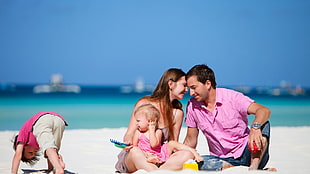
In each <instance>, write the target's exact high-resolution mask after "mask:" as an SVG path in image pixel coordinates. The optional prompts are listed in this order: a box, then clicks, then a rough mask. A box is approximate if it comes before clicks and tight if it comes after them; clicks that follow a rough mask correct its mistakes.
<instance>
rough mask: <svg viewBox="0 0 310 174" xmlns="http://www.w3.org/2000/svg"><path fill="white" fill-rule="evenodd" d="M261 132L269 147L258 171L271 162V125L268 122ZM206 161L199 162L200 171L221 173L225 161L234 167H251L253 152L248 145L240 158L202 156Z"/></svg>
mask: <svg viewBox="0 0 310 174" xmlns="http://www.w3.org/2000/svg"><path fill="white" fill-rule="evenodd" d="M261 131H262V134H263V136H265V137H267V140H268V145H267V148H266V151H265V153H264V155H263V157H262V159H261V162H260V164H259V166H258V169H263V168H264V167H265V166H266V164H267V162H268V160H269V139H270V123H269V121H267V122H266V123H265V124H264V125H263V126H262V127H261ZM201 157H203V159H204V161H202V162H199V163H198V166H199V170H207V171H220V170H222V164H223V162H224V161H226V162H228V163H230V164H231V165H233V166H250V164H251V151H250V150H249V149H248V145H246V147H245V149H244V151H243V154H242V155H241V157H239V158H236V159H235V158H233V157H230V158H220V157H217V156H213V155H202V156H201Z"/></svg>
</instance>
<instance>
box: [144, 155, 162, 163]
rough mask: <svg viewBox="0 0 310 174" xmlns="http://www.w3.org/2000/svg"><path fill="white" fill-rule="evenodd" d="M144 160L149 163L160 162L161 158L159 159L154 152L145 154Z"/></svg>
mask: <svg viewBox="0 0 310 174" xmlns="http://www.w3.org/2000/svg"><path fill="white" fill-rule="evenodd" d="M146 161H147V162H149V163H153V164H158V163H161V160H160V159H159V157H158V156H156V155H154V154H149V155H147V157H146Z"/></svg>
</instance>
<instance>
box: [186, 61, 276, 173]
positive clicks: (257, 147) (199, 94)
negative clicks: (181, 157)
mask: <svg viewBox="0 0 310 174" xmlns="http://www.w3.org/2000/svg"><path fill="white" fill-rule="evenodd" d="M186 79H187V85H188V87H189V89H190V95H191V96H193V98H191V99H190V100H189V102H188V105H187V113H186V120H185V123H186V125H187V126H188V129H187V135H186V138H185V140H184V144H186V145H189V146H191V147H193V148H196V145H197V138H198V133H199V130H200V131H201V132H202V133H203V134H204V136H205V137H206V139H207V141H208V145H209V151H210V155H205V156H203V157H204V163H203V165H202V166H200V170H222V169H225V168H228V167H231V166H249V170H256V169H263V168H264V167H265V165H266V164H267V162H268V159H269V153H268V147H269V138H270V124H269V121H268V119H269V117H270V110H269V109H268V108H266V107H264V106H262V105H260V104H258V103H255V101H254V100H252V99H250V98H249V97H247V96H244V95H243V94H242V93H240V92H237V91H234V90H230V89H225V88H216V81H215V75H214V72H213V71H212V69H210V68H209V67H208V66H207V65H196V66H194V67H193V68H192V69H191V70H189V72H188V73H187V75H186ZM250 114H253V115H255V119H254V120H253V122H252V124H251V126H250V129H249V128H248V119H247V116H248V115H250ZM271 170H275V169H271Z"/></svg>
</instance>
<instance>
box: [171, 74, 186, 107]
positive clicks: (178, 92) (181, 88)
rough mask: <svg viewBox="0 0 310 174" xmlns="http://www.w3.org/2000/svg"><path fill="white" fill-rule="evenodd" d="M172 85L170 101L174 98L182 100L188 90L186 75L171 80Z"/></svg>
mask: <svg viewBox="0 0 310 174" xmlns="http://www.w3.org/2000/svg"><path fill="white" fill-rule="evenodd" d="M169 87H170V101H172V100H174V99H178V100H181V99H183V97H184V94H185V93H186V92H188V89H187V85H186V80H185V76H183V77H181V78H180V79H179V80H178V81H176V82H173V81H170V82H169Z"/></svg>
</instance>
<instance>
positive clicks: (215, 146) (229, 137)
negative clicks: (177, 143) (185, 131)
mask: <svg viewBox="0 0 310 174" xmlns="http://www.w3.org/2000/svg"><path fill="white" fill-rule="evenodd" d="M253 102H254V100H252V99H250V98H249V97H247V96H245V95H243V94H242V93H240V92H237V91H233V90H230V89H225V88H216V106H215V109H214V111H213V113H211V112H209V111H208V110H207V107H206V105H205V104H204V102H197V101H196V100H195V99H194V98H191V99H190V100H189V102H188V105H187V112H186V120H185V123H186V125H187V126H188V127H191V128H198V129H199V130H201V131H202V132H203V134H204V135H205V137H206V139H207V141H208V145H209V151H210V154H211V155H214V156H218V157H221V158H228V157H234V158H238V157H240V156H241V155H242V153H243V150H244V148H245V146H246V144H247V141H248V136H249V132H250V130H249V128H248V119H247V116H248V113H247V110H248V107H249V106H250V104H252V103H253Z"/></svg>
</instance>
